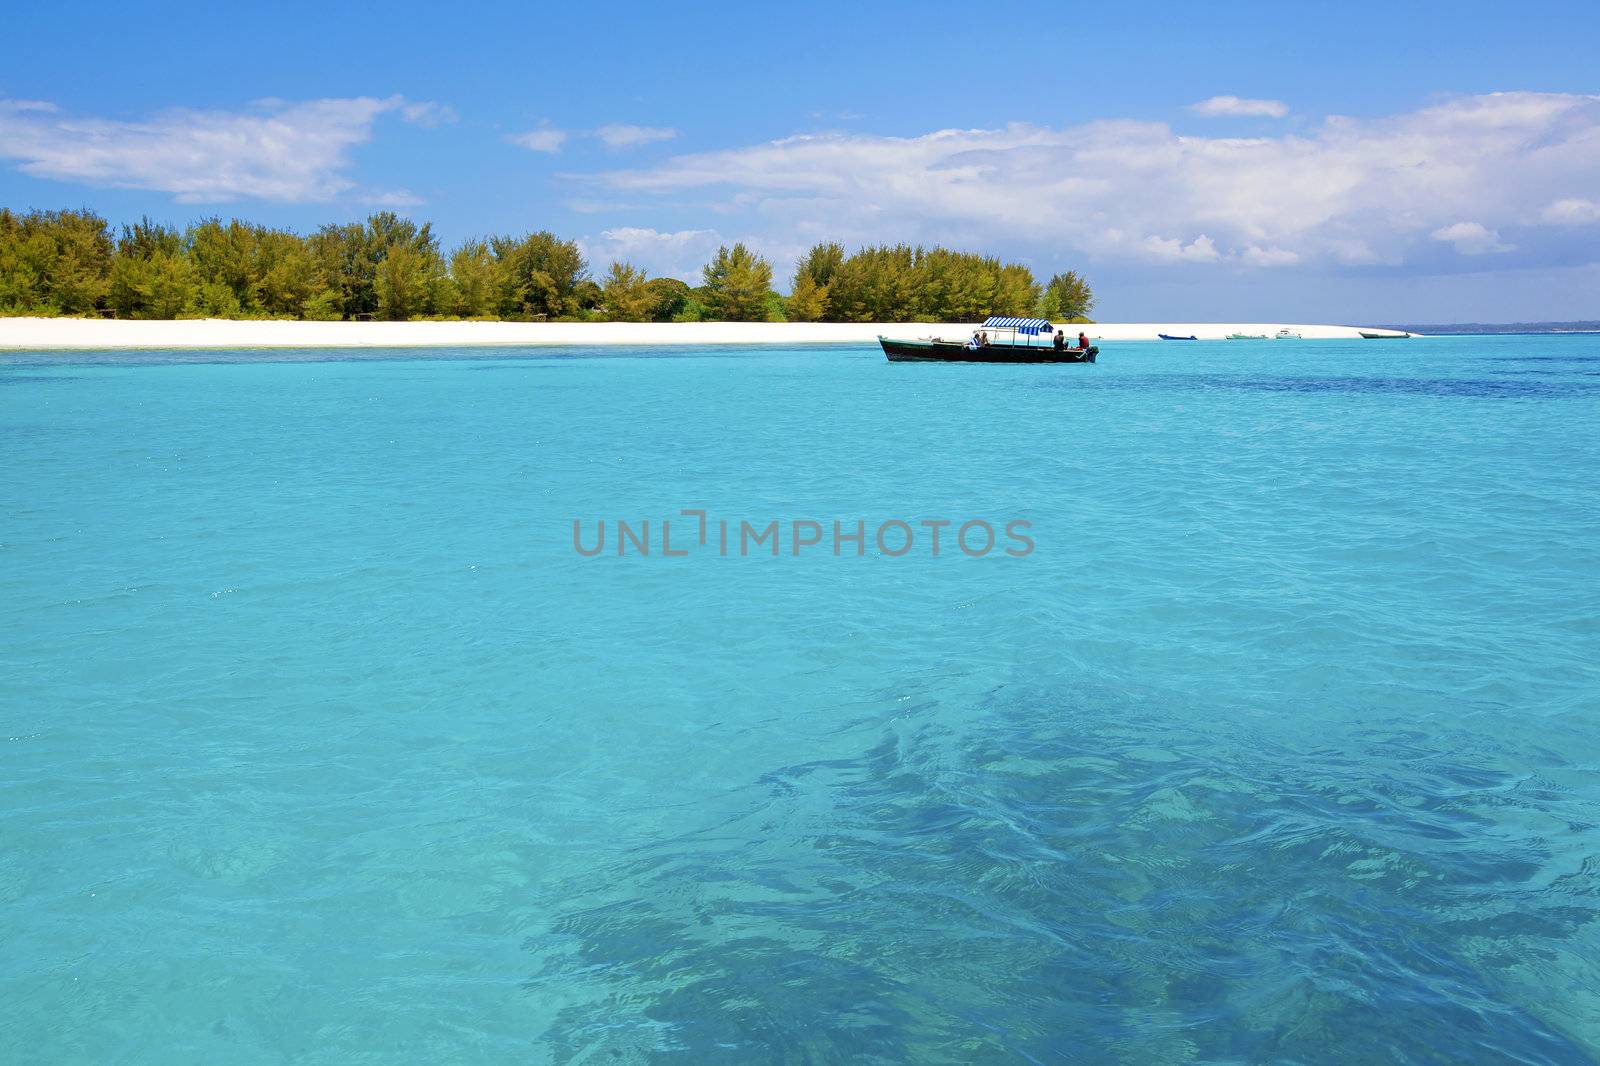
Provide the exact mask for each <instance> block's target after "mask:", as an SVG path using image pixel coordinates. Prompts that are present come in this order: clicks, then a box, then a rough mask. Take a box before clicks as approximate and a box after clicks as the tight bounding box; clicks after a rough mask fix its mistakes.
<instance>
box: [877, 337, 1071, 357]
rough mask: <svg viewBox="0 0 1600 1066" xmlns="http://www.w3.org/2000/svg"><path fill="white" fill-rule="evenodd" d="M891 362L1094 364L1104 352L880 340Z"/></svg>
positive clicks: (1042, 347) (1023, 346) (884, 338)
mask: <svg viewBox="0 0 1600 1066" xmlns="http://www.w3.org/2000/svg"><path fill="white" fill-rule="evenodd" d="M878 343H879V344H881V345H883V354H884V355H886V356H888V357H889V362H891V363H1092V362H1094V361H1095V356H1097V355H1099V354H1100V349H1099V348H1096V347H1094V346H1093V345H1091V346H1090V347H1088V348H1084V349H1079V348H1062V349H1059V350H1058V349H1056V348H1054V347H1049V346H1045V345H1034V346H1032V347H1029V346H1028V345H1026V344H990V345H988V346H986V347H983V348H968V347H967V346H966V345H965V344H962V343H960V342H957V341H937V340H935V341H897V340H890V339H889V338H888V337H879V338H878Z"/></svg>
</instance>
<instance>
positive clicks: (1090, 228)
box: [589, 92, 1600, 269]
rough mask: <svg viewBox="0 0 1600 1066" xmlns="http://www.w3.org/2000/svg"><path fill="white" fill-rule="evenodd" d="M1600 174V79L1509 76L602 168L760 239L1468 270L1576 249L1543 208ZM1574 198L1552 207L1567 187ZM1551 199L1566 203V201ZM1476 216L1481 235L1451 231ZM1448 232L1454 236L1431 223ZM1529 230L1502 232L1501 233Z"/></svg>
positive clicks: (844, 138)
mask: <svg viewBox="0 0 1600 1066" xmlns="http://www.w3.org/2000/svg"><path fill="white" fill-rule="evenodd" d="M1597 175H1600V97H1596V96H1581V95H1569V94H1561V93H1528V92H1515V93H1494V94H1489V95H1483V96H1471V97H1462V98H1457V99H1452V100H1447V101H1444V102H1441V103H1438V104H1436V105H1433V106H1430V107H1427V108H1423V109H1421V110H1417V111H1412V112H1407V113H1403V114H1399V115H1393V116H1388V117H1381V118H1361V119H1357V118H1345V117H1338V116H1335V117H1331V118H1328V119H1327V120H1326V121H1324V122H1323V123H1321V124H1320V125H1319V126H1317V127H1315V128H1313V129H1312V130H1311V131H1310V132H1305V133H1300V132H1294V133H1285V134H1283V135H1281V136H1274V137H1251V138H1238V137H1196V136H1184V135H1179V134H1177V133H1175V132H1174V131H1173V130H1172V129H1170V128H1169V127H1168V126H1167V125H1165V124H1163V123H1158V122H1140V121H1129V120H1106V121H1097V122H1091V123H1088V124H1085V125H1080V126H1074V127H1068V128H1051V127H1043V126H1034V125H1027V124H1013V125H1009V126H1005V127H1002V128H999V129H970V130H958V129H951V130H938V131H935V132H932V133H927V134H923V135H921V136H912V137H887V136H873V135H866V134H850V133H839V132H834V133H826V134H816V135H807V136H797V137H789V138H785V139H782V140H777V141H772V142H769V143H764V144H755V145H749V146H745V147H736V148H730V149H725V150H720V151H712V152H695V153H687V154H682V155H678V156H675V157H671V158H669V159H667V160H665V161H663V162H661V163H659V164H656V165H653V166H648V167H638V168H632V169H622V170H614V171H611V172H608V173H602V174H596V175H590V177H589V180H590V181H591V182H592V183H594V184H597V185H599V186H600V187H603V188H610V189H612V190H619V191H625V192H627V193H628V194H629V198H630V199H631V200H633V201H635V202H637V201H639V200H641V199H643V200H646V201H648V200H650V199H652V198H656V197H659V198H662V199H666V198H670V199H671V201H672V202H674V203H681V202H682V201H683V198H684V194H685V193H686V192H697V193H699V194H700V195H701V196H702V197H704V198H705V200H706V201H709V203H708V208H709V209H711V210H715V211H718V212H719V213H720V214H721V215H722V216H724V217H733V218H737V219H739V224H740V227H741V229H743V230H744V231H746V232H758V233H764V234H768V235H769V236H770V237H771V238H772V239H773V240H771V241H765V242H763V245H762V246H763V247H766V248H771V247H772V244H773V241H775V240H790V239H792V237H793V235H794V234H797V233H811V232H826V233H830V234H833V235H835V236H837V237H839V238H841V239H844V240H847V241H874V240H905V239H911V240H922V241H945V242H951V243H954V242H962V243H966V244H968V245H977V246H983V245H984V244H986V243H987V244H991V245H992V244H995V243H999V242H1003V243H1004V244H1005V246H1007V247H1010V248H1015V249H1018V250H1027V249H1030V248H1033V249H1039V250H1045V251H1047V252H1048V254H1051V255H1059V254H1060V253H1062V252H1076V253H1078V254H1082V253H1088V254H1089V255H1091V256H1092V257H1093V256H1098V257H1105V258H1121V259H1126V260H1132V261H1145V262H1149V263H1156V264H1183V263H1202V262H1214V263H1229V264H1237V265H1239V266H1241V267H1251V268H1256V267H1259V268H1265V267H1279V268H1281V267H1285V266H1289V265H1298V266H1300V267H1304V268H1316V267H1319V266H1326V267H1333V268H1369V269H1370V268H1372V267H1378V266H1384V267H1394V266H1399V265H1403V264H1405V263H1407V262H1411V261H1417V262H1422V263H1427V264H1428V265H1429V266H1432V267H1437V268H1439V269H1458V268H1454V267H1451V266H1450V263H1449V259H1452V258H1453V257H1444V256H1441V249H1440V242H1441V241H1444V242H1447V243H1449V244H1451V245H1453V246H1454V247H1455V248H1457V249H1459V250H1461V251H1463V252H1467V251H1468V250H1469V249H1470V250H1471V251H1470V253H1469V254H1485V253H1486V252H1489V251H1503V250H1507V249H1509V248H1510V247H1511V245H1512V244H1513V243H1514V244H1515V245H1516V249H1517V252H1518V254H1517V256H1516V257H1515V262H1514V263H1510V261H1508V265H1517V266H1540V265H1552V264H1554V263H1555V262H1556V261H1558V259H1559V257H1560V255H1561V254H1566V253H1563V252H1562V251H1561V250H1560V249H1559V248H1558V247H1557V246H1556V245H1555V244H1553V243H1551V242H1552V241H1553V240H1554V232H1555V231H1551V230H1549V229H1548V228H1545V229H1544V231H1543V232H1547V233H1550V234H1552V236H1551V238H1550V239H1549V240H1546V239H1543V238H1540V237H1539V236H1538V232H1537V227H1535V228H1534V229H1530V228H1529V224H1530V223H1532V222H1536V221H1537V220H1539V219H1540V218H1541V217H1544V218H1546V219H1548V220H1550V221H1563V220H1568V219H1570V220H1581V219H1583V218H1585V217H1587V207H1586V205H1587V204H1588V201H1581V202H1577V203H1575V204H1574V203H1568V202H1567V201H1566V200H1564V199H1563V197H1568V198H1570V196H1571V191H1572V190H1573V189H1583V188H1591V187H1593V185H1594V183H1595V180H1596V176H1597ZM1558 204H1559V205H1561V206H1556V205H1558ZM1552 212H1553V216H1552V214H1551V213H1552ZM1463 219H1470V220H1476V222H1475V224H1476V225H1478V226H1481V227H1483V231H1484V232H1483V235H1481V236H1480V235H1477V234H1476V233H1467V232H1466V231H1459V232H1458V231H1453V230H1452V229H1451V228H1452V227H1454V226H1456V225H1458V224H1460V223H1461V222H1462V220H1463ZM1440 231H1451V232H1453V233H1456V234H1457V235H1456V236H1448V237H1439V238H1436V237H1434V234H1436V233H1439V232H1440ZM1508 232H1509V233H1511V234H1514V237H1515V240H1514V242H1513V241H1509V240H1502V239H1501V237H1500V234H1502V233H1508Z"/></svg>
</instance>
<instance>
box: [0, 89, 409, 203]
mask: <svg viewBox="0 0 1600 1066" xmlns="http://www.w3.org/2000/svg"><path fill="white" fill-rule="evenodd" d="M413 106H419V107H429V106H432V105H425V104H421V105H412V104H408V103H407V102H406V101H405V100H404V99H403V98H402V97H399V96H391V97H387V98H384V99H378V98H376V97H370V96H362V97H352V98H347V99H328V100H307V101H302V102H290V101H284V100H260V101H257V102H256V103H255V104H253V105H251V107H250V108H248V109H247V110H244V111H200V110H192V109H174V110H170V111H164V112H161V113H160V114H158V115H155V116H153V117H151V118H148V119H145V120H142V121H124V120H113V119H99V118H74V117H71V116H68V115H65V114H63V113H62V112H61V111H59V110H58V109H57V108H56V107H54V106H53V105H51V104H46V103H41V102H39V101H24V100H0V158H5V159H13V160H18V161H19V162H18V169H19V170H21V171H22V172H23V173H25V174H31V175H33V176H34V177H39V178H50V179H54V180H58V181H70V182H80V183H83V184H86V185H98V186H109V187H112V188H121V189H153V190H156V191H159V192H167V193H172V194H173V195H174V197H175V198H176V199H177V200H178V202H180V203H218V202H223V201H228V200H237V199H240V198H246V197H248V198H254V199H261V200H275V201H281V202H287V203H299V202H306V201H325V200H332V199H334V198H335V197H338V196H340V195H341V194H344V193H347V192H350V191H351V190H354V189H355V188H356V186H355V183H354V182H353V181H351V180H350V179H349V178H348V177H346V176H345V173H344V172H345V171H346V170H347V169H348V167H349V165H350V151H351V149H352V148H354V147H355V146H356V145H359V144H364V143H365V142H366V141H368V140H370V139H371V137H372V128H373V124H374V122H375V121H376V120H377V118H378V116H379V115H382V114H383V113H385V112H388V111H395V110H402V111H403V110H404V109H405V108H408V107H413ZM388 195H409V194H406V193H404V192H403V190H395V191H394V192H392V193H390V194H388Z"/></svg>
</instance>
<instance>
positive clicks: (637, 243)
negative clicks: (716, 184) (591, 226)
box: [578, 226, 734, 285]
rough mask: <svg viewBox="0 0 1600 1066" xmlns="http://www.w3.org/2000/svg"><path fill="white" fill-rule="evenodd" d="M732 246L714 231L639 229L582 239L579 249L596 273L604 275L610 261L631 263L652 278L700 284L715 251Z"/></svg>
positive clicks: (628, 229) (612, 231)
mask: <svg viewBox="0 0 1600 1066" xmlns="http://www.w3.org/2000/svg"><path fill="white" fill-rule="evenodd" d="M733 243H734V242H733V241H732V240H730V239H728V238H727V237H724V236H723V235H722V234H720V233H718V232H717V231H716V230H709V229H685V230H676V231H672V232H663V231H661V230H655V229H649V228H646V227H640V226H619V227H617V228H615V229H608V230H604V231H602V232H601V234H600V236H599V237H583V238H580V239H579V240H578V247H579V249H580V250H582V252H583V256H584V258H585V259H587V260H588V261H589V268H590V269H591V270H592V271H594V272H595V273H597V274H599V273H604V271H605V270H606V268H607V267H608V266H609V265H610V264H611V262H612V261H614V260H615V261H619V262H624V263H632V264H633V265H634V266H636V267H639V268H640V269H642V270H644V271H645V272H646V273H648V274H649V275H650V276H651V277H669V278H682V279H683V280H684V281H687V282H688V283H689V284H691V285H698V284H700V268H701V267H702V266H704V265H705V264H706V263H707V262H709V261H710V259H711V257H712V256H713V255H715V254H716V251H717V248H718V247H720V246H721V245H724V244H733Z"/></svg>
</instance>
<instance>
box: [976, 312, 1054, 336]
mask: <svg viewBox="0 0 1600 1066" xmlns="http://www.w3.org/2000/svg"><path fill="white" fill-rule="evenodd" d="M983 326H984V328H985V329H1014V330H1016V331H1017V332H1018V333H1026V334H1028V335H1029V336H1034V337H1036V336H1038V335H1039V334H1041V333H1049V332H1050V331H1051V329H1052V328H1053V327H1052V326H1051V325H1050V320H1049V319H1048V318H1004V317H1002V316H1000V315H992V316H990V317H989V318H986V319H984V320H983Z"/></svg>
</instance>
